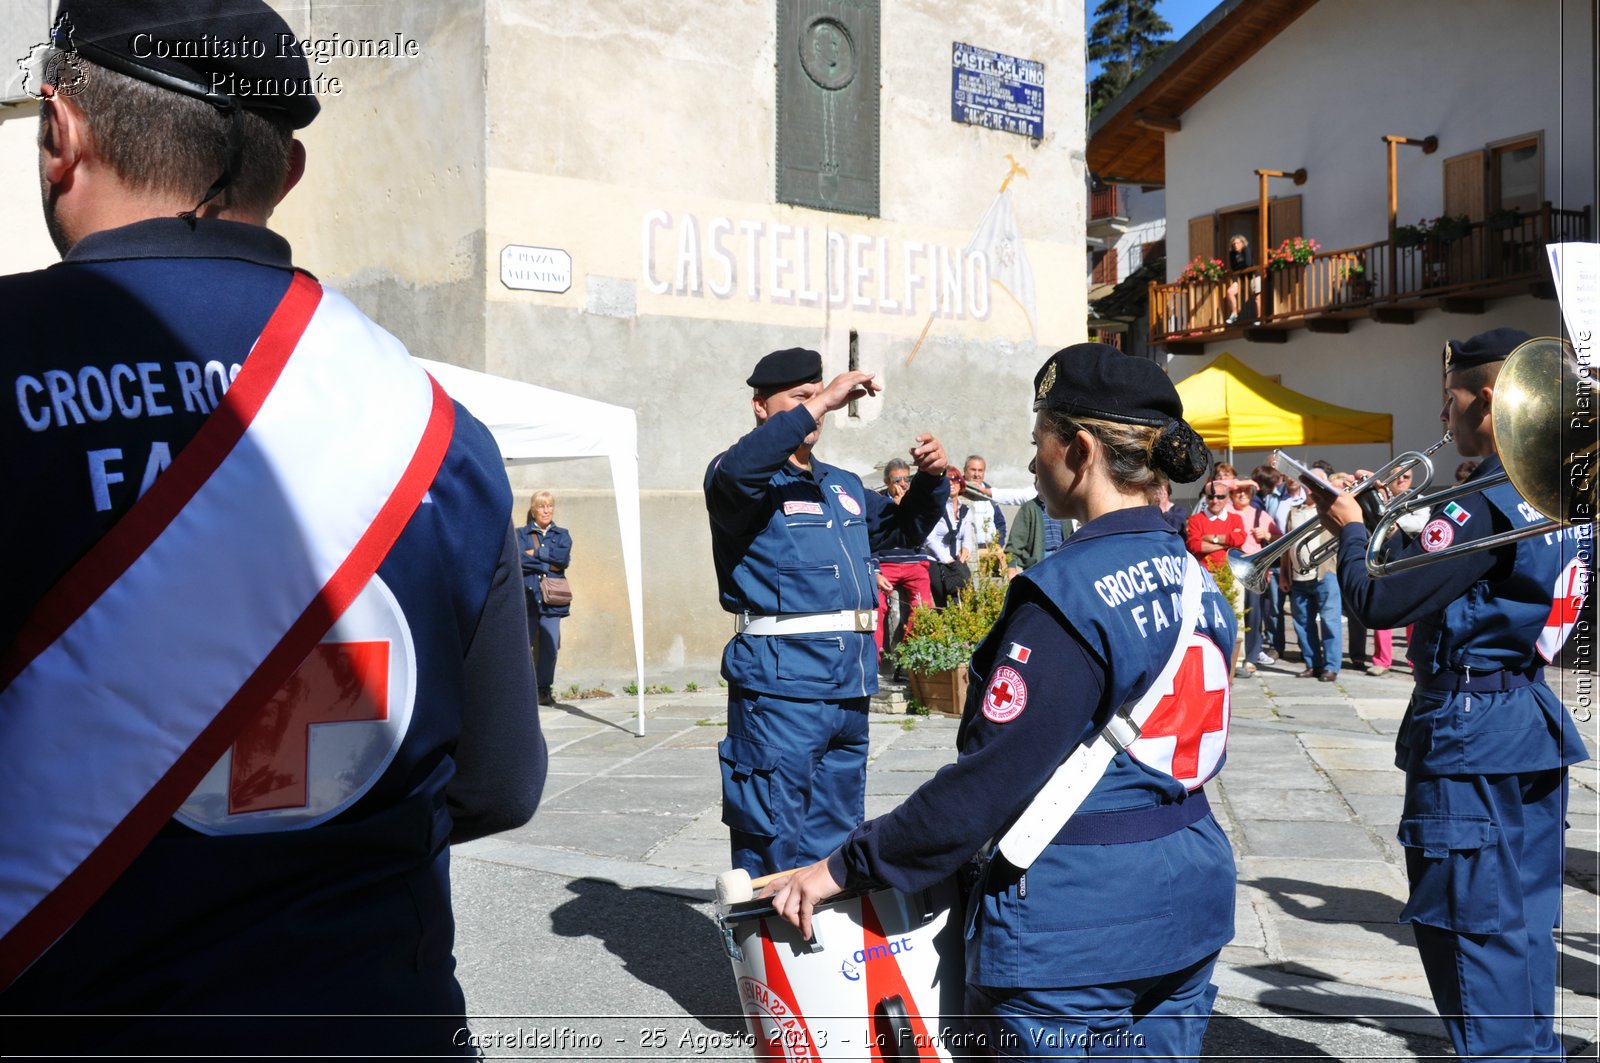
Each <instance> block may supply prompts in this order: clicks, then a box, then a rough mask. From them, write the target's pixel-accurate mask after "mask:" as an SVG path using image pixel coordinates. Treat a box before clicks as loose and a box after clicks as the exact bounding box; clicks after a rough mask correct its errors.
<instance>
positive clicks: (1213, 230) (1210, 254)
mask: <svg viewBox="0 0 1600 1063" xmlns="http://www.w3.org/2000/svg"><path fill="white" fill-rule="evenodd" d="M1217 257H1218V255H1217V216H1216V215H1215V214H1202V215H1200V216H1199V217H1198V218H1190V219H1189V258H1188V259H1187V260H1186V261H1185V263H1184V264H1185V265H1187V264H1188V263H1189V262H1193V261H1194V260H1195V259H1197V258H1217Z"/></svg>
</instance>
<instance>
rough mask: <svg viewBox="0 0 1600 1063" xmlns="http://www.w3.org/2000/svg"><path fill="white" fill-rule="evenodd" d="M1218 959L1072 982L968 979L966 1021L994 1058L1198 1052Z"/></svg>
mask: <svg viewBox="0 0 1600 1063" xmlns="http://www.w3.org/2000/svg"><path fill="white" fill-rule="evenodd" d="M1216 965H1217V954H1215V953H1213V954H1212V955H1210V956H1208V957H1206V958H1205V959H1204V960H1201V961H1200V962H1199V963H1196V964H1193V965H1191V966H1189V967H1185V968H1184V969H1183V970H1181V971H1174V972H1172V973H1171V974H1164V975H1157V976H1154V977H1151V978H1138V979H1134V980H1133V981H1129V982H1113V983H1110V984H1108V985H1093V986H1076V987H1072V988H1067V989H993V988H988V987H985V986H976V985H971V984H968V986H967V1014H968V1020H967V1022H968V1025H969V1029H970V1030H971V1031H972V1032H973V1033H974V1034H975V1035H977V1038H981V1041H982V1043H983V1044H984V1046H985V1047H986V1049H987V1051H988V1052H989V1053H991V1054H992V1055H993V1057H994V1058H996V1059H1163V1060H1178V1061H1181V1060H1197V1059H1199V1058H1200V1046H1201V1043H1202V1042H1203V1041H1204V1040H1205V1036H1206V1024H1207V1023H1208V1022H1210V1020H1211V1004H1212V1001H1213V1000H1215V999H1216V996H1217V987H1216V986H1214V985H1212V984H1211V972H1212V970H1213V968H1215V967H1216ZM977 1038H975V1039H977Z"/></svg>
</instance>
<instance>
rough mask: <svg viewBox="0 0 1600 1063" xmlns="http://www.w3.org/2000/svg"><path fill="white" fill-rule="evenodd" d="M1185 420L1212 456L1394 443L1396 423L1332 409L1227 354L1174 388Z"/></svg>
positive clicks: (1346, 409)
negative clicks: (1219, 452)
mask: <svg viewBox="0 0 1600 1063" xmlns="http://www.w3.org/2000/svg"><path fill="white" fill-rule="evenodd" d="M1177 387H1178V394H1179V396H1181V397H1182V399H1183V418H1184V420H1186V421H1188V422H1189V424H1191V425H1192V426H1194V430H1195V431H1196V432H1199V433H1200V435H1201V436H1202V437H1204V438H1205V441H1206V446H1208V447H1211V448H1212V449H1213V450H1220V449H1226V450H1227V451H1229V453H1230V456H1231V453H1232V451H1233V450H1234V449H1239V450H1271V449H1274V448H1276V447H1300V446H1308V445H1309V446H1332V445H1335V444H1339V443H1392V442H1393V441H1394V417H1393V416H1392V415H1390V414H1387V413H1371V412H1368V411H1366V410H1352V409H1350V408H1349V407H1346V406H1336V405H1334V404H1333V403H1331V402H1324V401H1322V400H1321V399H1314V398H1312V397H1311V396H1310V395H1303V394H1301V393H1300V392H1298V391H1293V390H1291V389H1289V388H1286V387H1284V386H1283V385H1282V384H1277V383H1274V382H1273V381H1271V380H1268V379H1267V378H1266V377H1264V376H1262V375H1261V374H1260V373H1258V372H1256V371H1255V370H1254V369H1251V368H1250V367H1249V366H1247V365H1245V364H1244V363H1243V362H1241V361H1239V360H1238V359H1237V358H1235V357H1234V356H1233V355H1231V354H1226V353H1224V354H1219V355H1218V356H1217V357H1216V359H1215V360H1214V361H1213V362H1211V364H1210V365H1208V366H1206V367H1205V368H1204V369H1202V370H1200V371H1199V372H1198V373H1195V374H1194V375H1193V376H1190V377H1186V378H1185V379H1183V380H1181V381H1179V382H1178V385H1177Z"/></svg>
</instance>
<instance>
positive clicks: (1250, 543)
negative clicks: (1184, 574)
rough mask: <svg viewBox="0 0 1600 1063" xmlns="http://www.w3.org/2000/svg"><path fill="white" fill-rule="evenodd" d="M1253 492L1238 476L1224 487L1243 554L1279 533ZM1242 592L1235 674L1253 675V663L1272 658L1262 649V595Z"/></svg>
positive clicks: (1252, 483)
mask: <svg viewBox="0 0 1600 1063" xmlns="http://www.w3.org/2000/svg"><path fill="white" fill-rule="evenodd" d="M1255 493H1256V482H1255V481H1254V480H1246V479H1238V480H1235V481H1233V483H1232V484H1231V485H1229V487H1228V502H1229V506H1230V509H1231V511H1232V512H1233V514H1234V516H1236V517H1238V518H1239V523H1240V524H1241V525H1243V526H1244V544H1243V545H1242V546H1240V547H1239V550H1240V552H1241V553H1243V554H1244V555H1245V556H1246V557H1249V556H1251V555H1252V554H1257V553H1260V552H1261V548H1262V547H1264V546H1266V545H1267V544H1268V543H1270V542H1272V540H1274V539H1276V538H1277V537H1278V536H1279V535H1281V534H1282V531H1281V530H1280V529H1279V527H1278V525H1277V524H1276V523H1274V522H1273V520H1272V518H1271V517H1270V516H1268V515H1267V511H1266V510H1265V509H1264V508H1262V507H1261V506H1257V505H1254V504H1253V499H1254V496H1255ZM1242 590H1243V594H1244V660H1242V661H1240V662H1239V673H1240V674H1241V675H1245V676H1251V675H1255V674H1256V665H1258V664H1271V663H1272V658H1271V657H1268V656H1267V655H1266V654H1265V653H1263V652H1262V648H1261V646H1262V635H1263V632H1265V630H1266V615H1265V614H1266V606H1265V604H1264V603H1265V601H1266V595H1264V594H1261V593H1259V592H1257V591H1253V590H1250V589H1249V588H1248V587H1242Z"/></svg>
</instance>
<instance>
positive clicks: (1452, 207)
mask: <svg viewBox="0 0 1600 1063" xmlns="http://www.w3.org/2000/svg"><path fill="white" fill-rule="evenodd" d="M1486 165H1487V163H1486V162H1485V158H1484V153H1483V152H1482V151H1469V152H1467V153H1466V154H1464V155H1455V156H1452V157H1450V158H1448V159H1446V160H1444V213H1445V215H1446V216H1448V217H1459V216H1461V215H1466V218H1467V220H1468V221H1482V220H1483V211H1484V207H1483V195H1484V188H1483V175H1484V167H1485V166H1486Z"/></svg>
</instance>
